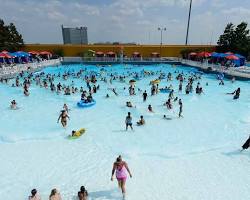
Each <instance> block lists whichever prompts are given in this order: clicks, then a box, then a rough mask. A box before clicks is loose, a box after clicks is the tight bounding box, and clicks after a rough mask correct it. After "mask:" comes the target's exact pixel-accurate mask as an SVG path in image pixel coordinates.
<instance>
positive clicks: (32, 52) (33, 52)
mask: <svg viewBox="0 0 250 200" xmlns="http://www.w3.org/2000/svg"><path fill="white" fill-rule="evenodd" d="M28 53H29V54H32V55H39V52H38V51H29V52H28Z"/></svg>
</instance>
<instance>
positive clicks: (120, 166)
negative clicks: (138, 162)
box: [111, 156, 132, 198]
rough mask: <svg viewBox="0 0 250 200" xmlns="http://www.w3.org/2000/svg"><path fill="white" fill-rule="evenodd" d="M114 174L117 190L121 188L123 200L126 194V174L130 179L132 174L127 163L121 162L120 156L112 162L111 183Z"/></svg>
mask: <svg viewBox="0 0 250 200" xmlns="http://www.w3.org/2000/svg"><path fill="white" fill-rule="evenodd" d="M115 172H116V179H117V181H118V185H119V188H121V190H122V195H123V198H125V193H126V189H125V184H126V179H127V172H128V173H129V176H130V178H132V174H131V173H130V170H129V168H128V165H127V163H126V162H124V161H123V160H122V157H121V156H119V157H118V158H117V159H116V162H114V164H113V169H112V176H111V181H113V176H114V173H115Z"/></svg>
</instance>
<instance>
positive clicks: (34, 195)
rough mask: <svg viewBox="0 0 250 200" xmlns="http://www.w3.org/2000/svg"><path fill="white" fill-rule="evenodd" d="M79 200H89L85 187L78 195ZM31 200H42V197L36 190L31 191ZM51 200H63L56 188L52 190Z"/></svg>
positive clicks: (82, 187) (81, 188)
mask: <svg viewBox="0 0 250 200" xmlns="http://www.w3.org/2000/svg"><path fill="white" fill-rule="evenodd" d="M77 196H78V200H87V199H88V191H87V190H86V189H85V187H84V186H81V187H80V191H79V192H78V194H77ZM28 199H29V200H41V197H40V195H39V194H38V192H37V190H36V189H33V190H31V195H30V196H29V198H28ZM49 200H62V197H61V194H60V192H59V191H58V190H57V189H56V188H54V189H52V190H51V193H50V195H49Z"/></svg>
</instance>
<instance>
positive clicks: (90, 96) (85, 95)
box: [81, 91, 93, 103]
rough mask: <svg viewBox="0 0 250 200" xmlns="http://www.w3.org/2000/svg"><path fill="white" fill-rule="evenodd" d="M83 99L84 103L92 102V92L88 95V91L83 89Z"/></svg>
mask: <svg viewBox="0 0 250 200" xmlns="http://www.w3.org/2000/svg"><path fill="white" fill-rule="evenodd" d="M81 101H83V102H84V103H91V102H92V101H93V97H92V95H91V93H89V94H88V95H87V92H86V91H83V92H82V95H81Z"/></svg>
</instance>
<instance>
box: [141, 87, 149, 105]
mask: <svg viewBox="0 0 250 200" xmlns="http://www.w3.org/2000/svg"><path fill="white" fill-rule="evenodd" d="M142 96H143V101H144V102H145V101H146V100H147V96H148V94H147V91H146V90H145V91H144V92H143V94H142Z"/></svg>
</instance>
